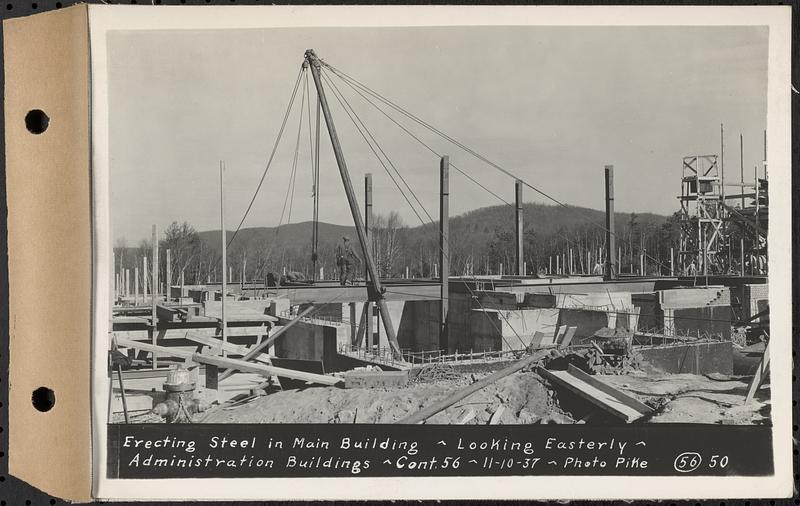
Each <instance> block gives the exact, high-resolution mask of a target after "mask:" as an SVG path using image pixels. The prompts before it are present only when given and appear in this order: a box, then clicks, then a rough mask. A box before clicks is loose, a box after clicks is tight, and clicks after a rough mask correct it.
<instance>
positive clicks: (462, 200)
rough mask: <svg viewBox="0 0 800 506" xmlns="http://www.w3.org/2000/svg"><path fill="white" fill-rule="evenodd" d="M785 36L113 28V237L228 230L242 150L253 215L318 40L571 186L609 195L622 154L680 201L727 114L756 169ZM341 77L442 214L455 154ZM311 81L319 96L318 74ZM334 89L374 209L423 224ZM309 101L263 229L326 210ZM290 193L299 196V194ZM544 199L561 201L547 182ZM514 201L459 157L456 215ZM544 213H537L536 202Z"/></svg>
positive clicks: (273, 181)
mask: <svg viewBox="0 0 800 506" xmlns="http://www.w3.org/2000/svg"><path fill="white" fill-rule="evenodd" d="M767 37H768V32H767V28H766V27H531V26H525V27H418V28H407V27H398V28H390V29H387V28H380V29H373V28H347V29H343V28H311V29H309V28H280V29H276V28H270V29H257V30H256V29H248V30H161V31H159V30H147V31H144V30H141V31H117V32H110V33H109V35H108V55H109V56H108V59H109V61H108V63H109V80H108V87H109V118H110V119H109V139H110V146H109V149H110V180H111V221H112V229H113V232H112V234H113V238H114V240H115V241H118V240H125V241H126V242H127V243H128V244H129V245H135V244H137V243H138V242H139V241H140V240H142V239H146V238H148V237H149V234H150V229H151V225H152V224H158V225H159V227H161V228H162V229H163V227H165V226H166V225H168V224H169V223H171V222H172V221H179V222H183V221H188V222H189V223H191V224H192V225H193V226H194V227H195V228H196V229H198V230H210V229H219V226H220V216H219V211H220V207H219V201H220V185H219V164H220V160H224V163H225V166H226V171H225V208H226V223H225V225H226V228H227V229H228V230H232V229H235V228H236V226H237V225H238V224H239V221H240V220H241V219H242V216H243V215H244V213H245V210H246V208H247V206H248V204H249V202H250V200H251V198H252V196H253V194H254V191H255V189H256V186H257V185H258V182H259V180H260V178H261V176H262V174H263V171H264V168H265V166H266V164H267V160H268V158H269V155H270V152H271V151H272V147H273V144H274V143H275V139H276V136H277V135H278V131H279V128H280V125H281V121H282V119H283V116H284V113H285V111H286V107H287V104H288V102H289V98H290V96H291V93H292V88H293V85H294V83H295V80H296V78H297V75H298V72H299V70H300V67H301V64H302V62H303V54H304V51H305V50H306V49H308V48H314V49H315V51H316V53H317V55H319V56H320V57H321V58H322V59H324V60H325V61H326V62H327V63H329V64H330V65H332V66H333V67H335V68H337V69H339V70H341V71H343V72H345V73H346V74H348V75H350V76H352V77H354V78H355V79H357V80H358V81H360V82H361V83H363V84H365V85H367V86H368V87H370V88H371V89H372V90H375V91H377V92H379V93H380V94H381V95H382V96H384V97H386V98H388V99H390V100H392V101H393V102H395V103H396V104H398V105H401V106H402V107H403V108H405V109H406V110H408V111H409V112H411V113H412V114H414V115H416V116H418V117H420V118H421V119H423V120H424V121H426V122H428V123H430V124H432V125H434V126H436V127H437V128H438V129H440V130H441V131H443V132H446V133H447V134H448V135H449V136H451V137H453V138H455V139H457V140H459V141H460V142H461V143H463V144H464V145H466V146H469V147H470V148H472V149H473V150H475V151H477V152H478V153H480V154H482V155H484V156H485V157H486V158H488V159H490V160H492V161H493V162H495V163H496V164H498V165H500V166H501V167H503V168H505V169H507V170H508V171H510V172H511V173H513V174H514V175H515V176H517V177H520V178H522V179H523V180H525V181H526V182H528V183H530V184H531V185H532V186H534V187H536V188H538V189H540V190H541V191H542V192H544V193H546V194H547V195H549V196H551V197H553V198H555V199H557V200H559V201H562V202H566V203H569V204H573V205H579V206H585V207H591V208H595V209H603V208H604V200H603V199H604V188H603V167H604V166H605V165H607V164H611V165H614V172H615V205H616V209H617V211H622V212H655V213H661V214H671V213H672V212H674V211H676V210H677V209H678V208H679V206H678V201H677V198H676V197H677V196H678V195H679V194H680V178H681V160H682V158H683V157H684V156H690V155H699V154H719V152H720V124H724V125H725V133H724V143H725V150H724V157H725V163H724V166H725V172H726V175H725V177H726V181H731V179H734V180H735V181H738V180H739V174H740V166H739V163H740V162H739V135H740V134H742V136H743V152H744V162H743V164H744V168H745V169H744V172H745V180H746V181H752V180H753V168H754V166H756V165H759V167H760V164H761V160H762V158H763V155H762V153H763V131H764V129H765V128H766V115H767V114H766V102H767ZM304 80H305V78H304V79H303V80H301V90H302V89H303V87H304V86H305V84H304V83H302V81H304ZM333 82H334V83H336V85H337V86H338V87H339V89H340V90H341V91H342V93H343V94H344V96H345V98H346V99H347V101H348V102H349V103H350V104H351V105H352V106H353V108H354V110H355V112H356V113H357V114H358V116H359V117H360V118H361V119H362V120H363V122H364V124H365V125H366V126H367V128H368V129H369V131H370V133H371V134H372V136H374V138H375V139H376V140H377V142H378V143H379V144H380V146H381V148H382V150H383V151H384V152H385V153H386V154H387V155H388V157H389V159H391V161H392V162H393V164H394V166H395V167H396V168H397V170H398V171H399V172H400V174H402V176H403V178H404V179H405V181H406V182H407V183H408V186H409V187H410V188H411V190H413V192H414V195H415V196H416V198H418V199H419V201H420V202H421V204H422V207H423V208H424V210H422V209H420V207H419V206H417V207H416V209H417V213H418V214H420V215H421V217H422V218H423V219H424V221H428V220H429V218H428V216H427V215H426V212H427V214H429V215H430V216H432V217H433V218H434V219H436V218H437V217H438V208H439V205H438V198H439V159H438V156H437V155H436V154H434V153H432V152H431V151H429V150H428V149H427V148H425V147H424V146H422V145H421V144H419V143H418V142H417V141H416V140H414V139H413V138H412V137H410V136H409V135H408V134H406V133H404V132H403V131H402V130H401V129H399V128H398V127H397V126H396V125H394V124H393V123H392V122H391V121H390V120H389V119H387V118H386V117H385V116H384V115H382V114H381V113H380V112H378V111H377V110H376V109H375V108H374V107H373V106H372V105H370V104H369V103H368V102H366V101H365V100H364V99H363V98H361V97H360V96H359V95H357V94H356V93H355V92H354V91H353V90H352V89H350V88H349V87H347V85H345V84H344V83H343V82H342V81H339V80H338V78H335V77H334V81H333ZM308 85H309V87H310V91H309V96H310V97H311V100H312V102H314V103H315V102H316V98H315V97H316V94H315V90H314V88H313V80H312V79H311V76H308ZM325 91H326V94H327V96H328V100H329V102H330V104H331V110H332V115H333V118H334V122H335V125H336V130H337V131H338V133H339V138H340V140H341V144H342V147H343V151H344V156H345V159H346V161H347V166H348V169H349V172H350V176H351V179H352V181H353V184H354V186H355V189H356V195H357V197H358V199H359V205H360V206H363V180H364V174H365V173H367V172H369V173H372V174H373V185H374V212H376V213H381V214H388V212H390V211H392V210H396V211H398V212H399V213H400V215H401V217H402V219H403V221H404V222H405V223H406V224H408V225H410V226H416V225H419V224H420V219H419V218H418V217H417V216H416V214H415V213H414V212H413V211H412V208H411V207H410V206H409V204H408V203H407V202H406V200H405V199H404V197H403V194H402V193H401V192H400V191H398V189H397V188H396V187H395V185H394V183H393V182H392V179H391V178H390V177H389V175H387V171H386V169H384V167H382V166H381V164H380V163H379V162H378V160H377V159H376V157H375V156H374V155H373V153H372V151H370V148H369V147H368V146H367V144H366V143H365V142H364V140H363V139H362V137H361V135H360V134H359V133H358V131H357V130H356V129H355V127H354V126H353V124H352V122H351V120H350V119H349V118H348V116H347V114H346V113H345V111H344V110H343V109H342V107H341V105H340V104H339V102H338V101H337V99H336V98H335V96H334V95H333V90H332V89H330V87H328V86H327V85H326V89H325ZM300 105H301V104H300V94H299V93H298V96H297V102H296V103H295V105H294V107H293V109H292V112H291V114H290V117H289V120H288V122H287V125H286V128H285V132H284V134H283V136H282V139H281V142H280V144H279V146H278V149H277V151H276V154H275V157H274V160H273V162H272V164H271V167H270V169H269V171H268V172H267V174H266V176H265V179H264V185H263V187H262V189H261V191H260V192H259V193H258V195H257V197H256V200H255V202H254V204H253V206H252V209H251V211H250V212H249V213H248V215H247V218H246V219H245V222H244V224H243V227H244V228H246V227H254V226H275V225H278V224H279V223H286V222H287V221H289V219H291V222H301V221H307V220H310V219H311V217H312V209H313V207H312V179H311V173H312V169H311V156H310V151H311V149H310V146H309V132H310V131H309V130H308V119H307V114H308V111H305V112H304V113H303V116H304V118H305V119H303V123H302V125H299V118H300V116H301V115H300ZM311 112H312V122H313V120H314V118H313V113H314V111H313V108H312V111H311ZM388 112H391V111H388ZM390 115H391V116H392V117H393V118H394V119H395V120H397V121H398V122H400V123H401V124H403V125H404V126H405V127H406V128H408V129H409V130H410V131H412V132H413V133H414V135H416V136H417V137H418V138H419V139H420V140H422V141H424V142H425V143H427V144H428V145H429V146H430V147H431V148H432V149H433V150H434V151H435V152H436V153H438V154H447V155H449V156H450V160H451V163H452V164H453V165H455V166H456V167H457V168H458V169H460V170H462V171H464V172H465V173H467V174H469V175H470V176H471V177H472V178H474V179H476V180H477V181H479V182H480V183H481V184H482V185H484V186H485V187H486V188H488V189H489V190H491V191H492V192H494V193H495V194H497V195H498V196H499V197H501V198H502V199H504V200H506V201H509V202H513V199H514V179H513V178H510V177H508V176H506V175H504V174H502V173H500V172H498V171H497V170H496V169H494V168H492V167H491V166H489V165H487V164H485V163H483V162H481V161H479V160H478V159H476V158H474V157H473V156H471V155H469V154H468V153H466V152H465V151H463V150H461V149H460V148H458V147H457V146H455V145H453V144H451V143H449V142H447V141H445V140H443V139H441V138H439V137H437V136H436V135H434V134H432V133H430V132H428V131H426V130H424V129H423V128H421V127H420V126H419V125H416V124H414V123H412V122H411V121H409V120H408V118H405V117H403V116H401V115H399V114H397V113H396V112H391V114H390ZM299 126H300V127H301V129H300V130H299V132H300V144H299V146H300V149H299V152H298V159H297V167H296V173H295V178H294V192H293V194H292V192H291V191H290V188H291V181H292V178H291V173H292V165H293V158H294V153H295V144H296V140H297V136H298V127H299ZM321 139H322V142H321V143H320V153H321V154H320V157H321V160H320V220H321V221H326V222H329V223H336V224H342V225H351V224H352V218H351V216H350V211H349V208H348V205H347V200H346V197H345V194H344V190H343V185H342V181H341V177H340V175H339V172H338V169H337V166H336V163H335V160H334V158H333V152H332V150H331V147H330V140H329V138H328V137H327V131H326V130H324V129H323V131H322V134H321ZM387 167H389V170H391V167H390V166H388V165H387ZM395 179H397V176H396V175H395ZM731 182H733V181H731ZM398 183H399V184H400V185H402V184H403V183H402V182H400V181H399V180H398ZM404 191H405V193H406V196H407V198H408V199H409V200H411V201H412V202H414V203H415V205H416V202H415V200H414V197H413V196H412V195H411V193H410V192H409V191H408V190H407V189H405V188H404ZM287 195H288V201H289V202H291V205H290V204H289V203H288V202H287V203H286V204H284V202H285V201H286V200H287ZM292 195H293V196H292ZM524 200H525V201H526V202H543V203H552V201H550V200H548V199H547V198H546V197H543V196H542V195H541V194H538V193H536V192H534V191H533V190H531V189H530V188H525V191H524ZM502 203H503V202H502V201H501V200H500V199H498V198H497V197H496V196H493V195H491V194H490V193H488V192H487V191H485V190H484V189H483V188H480V187H479V186H477V185H476V184H474V183H473V182H471V181H469V180H468V179H467V178H466V177H464V176H463V175H462V174H460V173H459V172H458V171H457V170H455V169H452V168H451V177H450V214H451V216H455V215H457V214H461V213H463V212H465V211H468V210H471V209H475V208H479V207H483V206H488V205H498V204H502ZM289 208H291V217H289ZM282 210H283V213H282ZM281 214H283V220H282V221H281ZM528 220H529V222H530V223H533V224H534V227H535V221H536V218H535V217H526V221H528Z"/></svg>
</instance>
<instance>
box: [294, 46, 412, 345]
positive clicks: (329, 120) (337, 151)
mask: <svg viewBox="0 0 800 506" xmlns="http://www.w3.org/2000/svg"><path fill="white" fill-rule="evenodd" d="M305 58H306V61H307V62H308V63H309V67H310V69H311V75H312V76H313V78H314V85H315V86H316V87H317V96H318V97H319V101H320V106H321V107H322V114H323V116H324V117H325V124H326V125H327V127H328V135H329V137H330V139H331V144H332V146H333V154H334V157H335V158H336V165H338V166H339V174H340V175H341V178H342V184H343V185H344V191H345V194H346V195H347V203H348V204H349V205H350V212H351V213H352V215H353V221H354V222H355V223H354V224H355V227H356V233H357V234H358V241H359V242H360V243H361V250H362V253H363V254H364V261H365V263H366V264H367V269H369V275H370V284H369V285H368V286H367V292H368V293H369V292H371V293H369V295H370V299H375V301H376V303H377V306H378V310H379V312H380V315H381V317H382V319H383V324H384V326H385V328H386V335H387V337H388V339H389V344H390V345H391V347H392V351H393V353H394V354H395V357H396V358H397V359H398V360H399V361H403V357H402V353H401V352H400V345H399V344H398V343H397V335H396V334H395V331H394V327H393V325H392V317H391V315H390V314H389V308H388V307H387V306H386V299H385V298H384V296H383V292H384V289H383V286H381V282H380V279H379V278H378V271H377V269H376V268H375V261H374V260H373V258H372V252H371V251H370V248H369V247H368V243H367V237H366V233H365V232H364V220H363V219H362V218H361V211H360V210H359V209H358V203H357V201H356V196H355V192H354V191H353V184H352V182H351V181H350V172H349V171H348V170H347V164H346V162H345V160H344V153H343V152H342V146H341V144H339V136H338V134H337V133H336V127H335V126H334V124H333V117H332V116H331V111H330V109H329V107H328V100H327V98H326V97H325V90H324V88H323V87H322V77H321V74H320V67H321V65H322V64H321V63H320V61H319V59H318V58H317V55H316V54H315V53H314V50H313V49H309V50H307V51H306V54H305Z"/></svg>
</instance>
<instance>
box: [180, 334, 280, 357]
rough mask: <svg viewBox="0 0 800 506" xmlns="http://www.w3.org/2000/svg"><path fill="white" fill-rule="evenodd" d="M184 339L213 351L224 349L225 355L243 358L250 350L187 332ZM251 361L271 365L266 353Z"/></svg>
mask: <svg viewBox="0 0 800 506" xmlns="http://www.w3.org/2000/svg"><path fill="white" fill-rule="evenodd" d="M184 337H185V338H186V339H188V340H189V341H193V342H195V343H198V344H202V345H203V346H208V347H209V348H211V349H213V350H223V349H224V350H225V351H226V352H227V353H232V354H234V355H242V356H244V355H247V353H248V352H249V351H250V349H249V348H247V347H246V346H239V345H237V344H233V343H224V342H222V340H221V339H216V338H214V337H208V336H198V335H194V334H190V333H188V332H187V333H186V335H185V336H184ZM253 360H256V361H258V362H263V363H265V364H271V363H272V362H271V361H270V357H269V355H267V354H266V353H262V354H261V355H257V356H255V357H253Z"/></svg>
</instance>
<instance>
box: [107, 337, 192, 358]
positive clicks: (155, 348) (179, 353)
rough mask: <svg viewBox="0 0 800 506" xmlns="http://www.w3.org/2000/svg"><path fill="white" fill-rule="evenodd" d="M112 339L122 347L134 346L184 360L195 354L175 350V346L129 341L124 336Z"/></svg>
mask: <svg viewBox="0 0 800 506" xmlns="http://www.w3.org/2000/svg"><path fill="white" fill-rule="evenodd" d="M114 339H115V340H116V341H117V346H120V347H123V348H134V349H137V350H141V351H149V352H150V353H155V354H159V355H166V356H168V357H177V358H182V359H185V360H192V357H193V356H194V355H195V353H194V352H191V351H183V350H177V349H175V348H167V347H165V346H158V345H155V344H150V343H142V342H139V341H131V340H130V339H125V338H124V337H115V338H114Z"/></svg>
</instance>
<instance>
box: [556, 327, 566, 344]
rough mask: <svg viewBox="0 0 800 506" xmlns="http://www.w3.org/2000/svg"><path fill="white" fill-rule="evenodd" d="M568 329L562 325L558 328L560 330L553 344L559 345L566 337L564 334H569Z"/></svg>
mask: <svg viewBox="0 0 800 506" xmlns="http://www.w3.org/2000/svg"><path fill="white" fill-rule="evenodd" d="M567 328H568V327H567V326H566V325H561V326H560V327H558V330H557V331H556V335H555V337H554V338H553V344H559V342H560V341H561V339H562V338H563V337H564V334H566V333H567Z"/></svg>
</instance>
